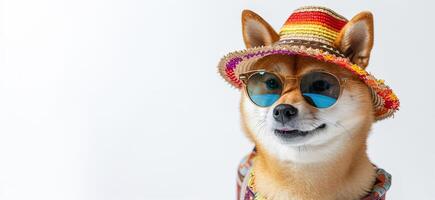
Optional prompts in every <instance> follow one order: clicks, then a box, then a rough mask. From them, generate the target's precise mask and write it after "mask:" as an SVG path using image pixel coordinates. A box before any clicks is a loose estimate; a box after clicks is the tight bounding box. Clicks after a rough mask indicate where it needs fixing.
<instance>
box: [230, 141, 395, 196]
mask: <svg viewBox="0 0 435 200" xmlns="http://www.w3.org/2000/svg"><path fill="white" fill-rule="evenodd" d="M255 154H256V151H255V149H254V150H253V151H252V153H251V154H249V155H248V156H246V157H245V158H243V159H242V161H241V162H240V165H239V169H238V173H237V199H238V200H266V198H265V197H263V196H261V194H260V193H258V192H256V191H255V189H254V179H255V176H254V172H253V170H252V164H253V159H254V157H255ZM390 186H391V175H390V174H389V173H387V172H386V171H385V170H383V169H380V168H377V169H376V181H375V184H374V185H373V189H372V191H371V192H370V194H368V195H367V196H365V197H364V198H362V199H361V200H385V195H386V193H387V190H388V189H389V188H390Z"/></svg>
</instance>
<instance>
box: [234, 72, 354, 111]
mask: <svg viewBox="0 0 435 200" xmlns="http://www.w3.org/2000/svg"><path fill="white" fill-rule="evenodd" d="M316 72H320V73H325V74H328V75H331V76H332V77H334V78H335V79H337V81H338V83H339V87H340V88H339V89H340V93H339V94H338V97H337V101H335V102H334V104H332V105H331V106H329V107H326V108H318V107H315V106H314V105H311V104H310V103H307V104H309V105H310V106H312V107H313V108H316V109H328V108H331V107H333V106H334V105H335V104H337V102H338V99H340V97H341V95H342V93H343V88H344V85H345V84H346V82H347V81H349V80H350V79H349V78H338V77H337V76H336V75H335V74H333V73H331V72H328V71H324V70H312V71H308V72H306V73H304V74H302V75H299V76H292V75H289V76H283V75H281V74H278V73H276V72H271V71H267V70H263V69H260V70H251V71H248V72H245V73H242V74H240V75H239V79H240V81H242V83H243V85H244V88H245V92H246V94H247V95H248V97H249V100H251V102H252V103H253V104H254V105H256V106H258V107H262V108H266V107H270V106H272V105H273V104H275V102H277V101H278V100H279V99H280V98H281V97H282V96H283V95H284V94H285V93H286V92H285V91H284V89H282V90H281V94H280V96H279V98H278V99H277V100H276V101H275V102H274V103H273V104H272V105H270V106H260V105H257V104H256V103H255V102H254V101H253V100H252V98H251V96H250V95H249V92H248V85H247V82H248V80H249V79H250V78H251V77H252V76H253V75H255V74H257V73H270V74H273V75H275V76H276V77H278V78H279V81H281V85H282V86H283V87H282V88H285V85H286V80H296V81H297V83H296V84H297V85H298V86H299V91H300V90H301V85H300V84H301V82H300V81H301V79H302V77H304V76H306V75H308V74H310V73H316ZM304 100H305V98H304ZM305 101H306V100H305Z"/></svg>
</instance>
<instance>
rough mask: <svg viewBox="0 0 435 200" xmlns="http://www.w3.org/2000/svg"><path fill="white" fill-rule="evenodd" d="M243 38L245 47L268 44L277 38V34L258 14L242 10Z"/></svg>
mask: <svg viewBox="0 0 435 200" xmlns="http://www.w3.org/2000/svg"><path fill="white" fill-rule="evenodd" d="M242 32H243V40H244V41H245V45H246V47H247V48H251V47H258V46H268V45H271V44H272V43H274V42H276V41H278V40H279V35H278V34H277V33H276V32H275V30H273V28H272V27H271V26H270V25H269V24H268V23H267V22H266V21H265V20H264V19H263V18H261V17H260V16H259V15H257V14H256V13H254V12H252V11H250V10H244V11H243V12H242Z"/></svg>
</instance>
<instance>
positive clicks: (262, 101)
mask: <svg viewBox="0 0 435 200" xmlns="http://www.w3.org/2000/svg"><path fill="white" fill-rule="evenodd" d="M280 96H281V95H278V94H258V95H251V100H252V101H253V102H254V103H255V104H257V105H259V106H261V107H268V106H271V105H272V104H273V103H275V102H276V101H277V100H278V99H279V97H280Z"/></svg>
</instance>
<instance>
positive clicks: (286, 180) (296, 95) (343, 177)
mask: <svg viewBox="0 0 435 200" xmlns="http://www.w3.org/2000/svg"><path fill="white" fill-rule="evenodd" d="M242 25H243V37H244V41H245V44H246V46H247V47H248V48H249V47H255V46H261V45H265V46H267V45H271V44H272V43H273V42H275V41H277V40H278V39H279V37H278V34H277V33H276V32H275V31H274V30H273V29H272V28H271V26H270V25H269V24H268V23H267V22H266V21H265V20H263V19H262V18H261V17H260V16H259V15H257V14H255V13H254V12H252V11H248V10H245V11H243V13H242ZM335 44H336V46H337V48H339V49H340V50H342V51H343V52H345V53H348V54H349V56H350V58H351V59H352V61H354V62H356V63H357V64H361V65H362V66H363V67H366V66H367V64H368V61H369V57H370V51H371V49H372V46H373V16H372V14H371V13H369V12H362V13H360V14H358V15H356V16H355V17H354V18H353V19H352V20H350V21H349V23H348V24H347V25H346V26H345V27H344V28H343V30H342V31H341V33H340V35H339V37H338V38H337V40H336V42H335ZM254 69H266V70H268V71H274V72H276V73H279V74H282V75H283V76H289V75H292V76H300V75H302V74H304V73H306V72H308V71H311V70H316V69H321V70H326V71H328V72H330V73H332V74H334V75H335V76H337V77H346V78H349V79H350V80H351V81H347V82H346V83H345V84H344V85H342V87H344V88H345V90H347V91H351V94H357V95H354V96H351V100H352V99H358V102H359V105H358V111H357V112H355V113H354V116H359V117H361V119H362V120H360V121H359V124H358V126H357V128H354V129H353V130H349V131H350V132H351V133H350V134H349V135H350V136H349V137H346V141H345V142H344V143H343V144H340V145H342V148H341V149H340V151H339V152H337V153H336V154H335V155H333V157H332V158H328V159H325V160H324V161H323V162H314V163H295V162H291V161H283V160H280V159H279V158H276V157H274V156H272V155H271V154H270V153H269V152H268V149H266V148H265V147H263V146H262V144H261V141H258V139H257V138H256V134H255V133H254V132H253V131H252V130H251V129H250V128H249V125H248V124H247V123H248V122H247V121H248V119H249V118H250V116H249V115H248V113H246V111H245V110H244V109H243V108H244V107H245V105H244V103H245V102H247V101H245V99H246V98H249V97H247V95H246V92H242V101H241V118H242V126H243V129H244V130H245V133H246V134H247V136H248V137H249V138H250V139H251V140H252V141H253V142H254V143H255V145H256V147H257V149H258V154H257V158H256V160H255V162H254V172H255V174H256V180H255V184H256V189H257V191H258V192H260V193H261V194H263V195H264V196H265V197H267V198H268V199H270V200H273V199H277V200H285V199H293V200H296V199H297V200H317V199H321V200H337V199H338V200H352V199H360V198H361V197H363V196H364V195H366V194H367V193H368V191H370V189H371V188H372V186H373V182H374V180H375V169H374V168H373V166H372V164H371V162H370V160H369V158H368V156H367V153H366V141H367V137H368V135H369V130H370V128H371V125H372V123H373V121H374V118H373V110H372V103H371V96H370V92H369V90H368V88H367V86H366V85H365V84H364V83H362V82H361V81H360V80H359V79H358V78H357V77H355V76H353V75H352V74H351V73H350V72H348V71H347V70H344V69H341V68H339V67H337V66H335V65H333V64H329V63H324V62H320V61H317V60H315V59H312V58H308V57H301V56H284V55H272V56H267V57H265V58H262V59H261V60H259V61H258V62H257V63H255V65H254ZM248 102H249V101H248ZM280 103H287V104H301V103H302V104H303V106H304V108H307V109H309V112H310V113H311V114H315V113H316V112H319V111H318V110H317V109H315V108H313V107H312V106H310V105H308V104H307V103H306V102H305V101H304V99H303V97H302V96H301V94H300V91H299V88H298V85H297V82H295V81H294V80H287V82H286V87H285V88H284V95H283V96H282V97H281V98H280V99H279V102H277V103H276V105H278V104H280ZM334 142H336V141H334V140H332V141H329V142H327V143H325V144H322V145H333V143H334ZM322 145H319V146H313V147H311V150H315V149H313V148H318V149H323V148H322ZM326 147H327V146H326ZM301 148H302V147H301ZM301 150H303V149H301Z"/></svg>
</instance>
